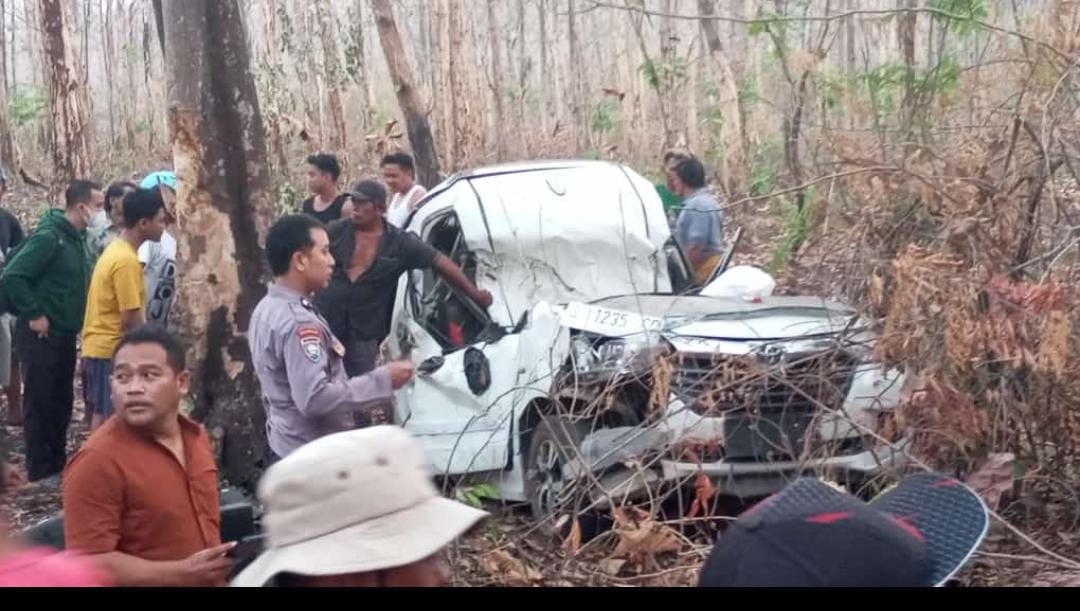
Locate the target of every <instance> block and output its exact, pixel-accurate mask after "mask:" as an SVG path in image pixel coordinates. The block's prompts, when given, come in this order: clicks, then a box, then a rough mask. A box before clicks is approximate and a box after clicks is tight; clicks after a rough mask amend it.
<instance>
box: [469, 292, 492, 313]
mask: <svg viewBox="0 0 1080 611" xmlns="http://www.w3.org/2000/svg"><path fill="white" fill-rule="evenodd" d="M473 301H475V302H476V305H478V306H480V307H481V308H484V309H485V310H486V309H488V308H490V307H491V304H493V303H495V297H493V296H492V295H491V291H477V292H476V295H475V296H474V297H473Z"/></svg>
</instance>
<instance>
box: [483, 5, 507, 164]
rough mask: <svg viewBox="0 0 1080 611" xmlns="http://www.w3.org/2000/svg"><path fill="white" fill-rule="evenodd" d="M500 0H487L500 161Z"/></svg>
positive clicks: (502, 112) (503, 145)
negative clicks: (498, 4) (498, 9)
mask: <svg viewBox="0 0 1080 611" xmlns="http://www.w3.org/2000/svg"><path fill="white" fill-rule="evenodd" d="M500 1H502V0H488V2H487V18H488V47H489V49H490V51H491V62H490V63H491V80H490V81H489V82H490V85H491V93H492V98H493V100H494V103H495V104H494V108H495V114H494V119H495V129H494V130H493V132H494V135H495V158H496V160H498V161H502V160H503V159H504V158H505V157H506V143H505V142H504V139H503V127H504V126H505V124H506V109H505V108H504V105H503V95H504V92H505V90H506V87H505V85H504V83H503V73H502V48H501V45H500V41H501V38H500V37H499V19H498V13H497V12H496V10H495V4H496V3H497V2H500Z"/></svg>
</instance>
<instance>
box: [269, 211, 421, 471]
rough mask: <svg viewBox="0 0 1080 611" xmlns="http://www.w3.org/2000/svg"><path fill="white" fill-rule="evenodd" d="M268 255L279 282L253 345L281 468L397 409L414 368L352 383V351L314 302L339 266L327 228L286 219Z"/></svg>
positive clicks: (389, 369) (393, 368) (400, 365)
mask: <svg viewBox="0 0 1080 611" xmlns="http://www.w3.org/2000/svg"><path fill="white" fill-rule="evenodd" d="M266 253H267V258H268V259H269V262H270V268H271V270H272V271H273V273H274V276H275V277H276V281H275V283H274V284H273V285H272V286H271V287H270V291H269V293H268V294H267V295H266V297H264V298H263V300H262V301H260V302H259V305H258V306H257V307H256V308H255V313H254V314H253V315H252V318H251V324H250V326H249V329H248V345H249V346H250V348H251V360H252V362H253V363H254V365H255V373H256V375H258V377H259V384H260V385H261V386H262V394H263V404H264V406H265V407H266V433H267V438H268V441H269V445H270V451H271V453H272V455H271V456H270V457H269V459H270V462H276V461H277V460H280V459H282V458H284V457H285V456H288V455H289V454H290V453H291V452H293V451H294V450H296V449H297V448H299V447H300V446H302V445H304V444H305V443H308V442H310V441H314V440H315V439H318V438H319V437H323V436H325V435H330V434H332V433H338V432H341V431H346V430H349V429H352V428H355V423H356V418H357V416H358V415H361V414H366V413H367V412H369V411H370V410H371V409H372V408H379V407H386V406H388V405H390V404H391V403H392V401H393V391H394V390H397V389H398V388H401V387H402V386H404V385H405V384H406V383H407V382H408V381H409V379H410V378H411V377H412V374H413V366H412V364H411V363H409V362H397V363H390V364H389V365H387V366H385V367H381V368H379V369H376V370H374V371H372V372H371V373H368V374H366V375H362V376H358V377H355V378H351V379H350V378H349V377H348V375H347V374H346V373H345V365H344V361H343V358H344V356H345V348H344V346H342V344H341V342H339V341H338V339H337V338H336V337H334V334H333V333H332V332H331V331H330V327H329V325H327V323H326V321H325V320H324V319H323V317H322V316H321V315H319V313H318V312H317V311H316V309H315V307H314V306H313V305H312V303H311V301H309V297H310V296H311V295H312V294H313V293H314V292H316V291H319V290H322V289H324V288H325V287H326V285H327V284H328V283H329V281H330V274H331V273H332V272H333V267H334V259H333V257H332V256H331V255H330V240H329V236H328V234H327V232H326V228H325V227H324V226H323V225H322V223H320V222H319V221H318V220H316V219H314V218H312V217H309V216H304V215H291V216H286V217H283V218H281V219H280V220H279V221H278V222H277V223H275V224H274V226H273V227H271V228H270V233H269V234H268V235H267V238H266ZM383 413H387V414H388V413H389V410H386V411H384V412H383ZM375 423H380V422H378V419H376V422H375Z"/></svg>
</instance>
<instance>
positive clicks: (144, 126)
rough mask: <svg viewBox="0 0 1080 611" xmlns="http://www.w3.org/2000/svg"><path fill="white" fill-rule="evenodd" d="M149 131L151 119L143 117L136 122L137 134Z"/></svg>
mask: <svg viewBox="0 0 1080 611" xmlns="http://www.w3.org/2000/svg"><path fill="white" fill-rule="evenodd" d="M148 131H150V121H147V120H146V119H142V120H140V121H139V122H138V123H136V124H135V133H136V134H145V133H146V132H148Z"/></svg>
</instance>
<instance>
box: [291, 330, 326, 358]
mask: <svg viewBox="0 0 1080 611" xmlns="http://www.w3.org/2000/svg"><path fill="white" fill-rule="evenodd" d="M296 336H297V338H299V340H300V348H301V349H303V351H304V355H305V356H307V357H308V360H310V361H311V362H312V363H319V362H321V361H322V358H323V346H322V331H321V330H319V329H318V328H315V327H303V328H301V329H298V330H297V331H296Z"/></svg>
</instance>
